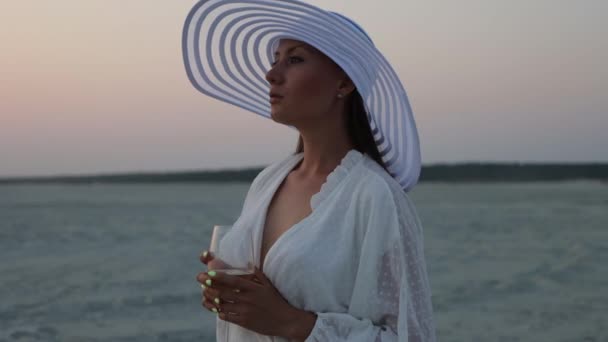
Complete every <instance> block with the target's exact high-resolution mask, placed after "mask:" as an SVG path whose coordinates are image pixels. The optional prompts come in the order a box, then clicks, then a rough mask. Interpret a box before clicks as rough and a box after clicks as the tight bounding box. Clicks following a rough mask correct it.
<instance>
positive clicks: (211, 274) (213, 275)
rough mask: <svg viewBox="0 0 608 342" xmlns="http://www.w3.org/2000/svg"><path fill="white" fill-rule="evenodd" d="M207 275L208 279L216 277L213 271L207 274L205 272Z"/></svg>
mask: <svg viewBox="0 0 608 342" xmlns="http://www.w3.org/2000/svg"><path fill="white" fill-rule="evenodd" d="M207 274H208V275H209V276H210V277H215V275H216V273H215V271H209V272H207Z"/></svg>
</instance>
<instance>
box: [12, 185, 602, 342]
mask: <svg viewBox="0 0 608 342" xmlns="http://www.w3.org/2000/svg"><path fill="white" fill-rule="evenodd" d="M248 187H249V185H248V184H242V183H234V184H217V185H216V184H200V183H199V184H182V185H174V184H172V185H27V186H26V185H19V186H0V258H1V259H0V260H2V261H1V262H0V294H1V298H2V300H1V301H0V341H16V340H19V341H213V340H214V331H213V328H214V324H215V316H214V315H213V314H212V313H208V312H206V311H205V309H204V308H203V307H202V306H201V305H200V287H199V285H198V283H197V282H196V280H195V276H196V274H197V273H198V272H199V271H200V270H202V269H203V267H202V265H201V264H200V263H199V261H198V255H199V253H200V251H201V250H203V249H205V248H206V247H207V246H208V243H209V238H210V229H211V227H212V226H213V225H214V224H230V223H231V222H233V221H234V220H235V219H236V218H237V217H238V215H239V213H240V209H241V205H242V201H243V199H244V197H245V194H246V191H247V189H248ZM411 197H412V198H413V200H414V203H415V204H416V206H417V208H418V212H419V214H420V217H421V220H422V222H423V224H424V228H425V248H426V257H427V262H428V271H429V275H430V281H431V287H432V291H433V305H434V310H435V317H436V321H437V332H438V337H439V339H440V341H608V295H607V294H608V291H607V290H606V289H607V288H608V271H606V270H607V269H608V268H607V266H606V265H607V264H608V186H606V185H601V184H599V183H595V182H569V183H517V184H458V185H450V184H428V183H422V184H419V185H418V186H417V187H416V188H415V190H414V191H413V192H412V193H411Z"/></svg>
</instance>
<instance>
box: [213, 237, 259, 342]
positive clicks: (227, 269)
mask: <svg viewBox="0 0 608 342" xmlns="http://www.w3.org/2000/svg"><path fill="white" fill-rule="evenodd" d="M209 251H210V252H211V255H212V256H213V259H211V260H210V261H209V262H208V263H207V269H208V271H211V270H213V271H215V272H217V273H225V274H228V275H232V276H239V277H243V278H248V279H250V280H252V279H253V274H254V273H255V272H254V269H253V267H254V259H253V239H252V238H251V231H243V230H240V231H236V230H235V229H234V228H232V226H220V225H216V226H214V227H213V232H212V233H211V246H209ZM234 291H238V290H234ZM226 314H229V313H228V312H227V313H226ZM229 329H230V328H229V326H228V323H227V322H226V323H224V335H225V337H226V340H228V341H229V340H230V335H229V334H230V330H229Z"/></svg>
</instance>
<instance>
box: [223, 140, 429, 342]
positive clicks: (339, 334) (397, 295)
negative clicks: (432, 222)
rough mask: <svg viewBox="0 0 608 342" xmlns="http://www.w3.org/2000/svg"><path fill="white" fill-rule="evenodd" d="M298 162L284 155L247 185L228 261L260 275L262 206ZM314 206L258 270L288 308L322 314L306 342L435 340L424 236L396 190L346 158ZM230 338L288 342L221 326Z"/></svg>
mask: <svg viewBox="0 0 608 342" xmlns="http://www.w3.org/2000/svg"><path fill="white" fill-rule="evenodd" d="M302 158H303V153H299V154H296V155H290V156H289V157H288V158H285V159H284V160H281V161H279V162H276V163H274V164H272V165H270V166H268V167H266V168H265V169H264V170H263V171H262V172H260V174H259V175H258V176H257V177H256V179H255V180H254V181H253V183H252V185H251V187H250V189H249V192H248V194H247V197H246V198H245V202H244V205H243V210H242V213H241V215H240V217H239V218H238V220H237V221H236V222H235V223H234V227H233V228H234V230H233V234H231V235H230V236H229V238H226V239H225V240H224V242H223V243H226V244H227V245H228V246H222V248H224V247H227V249H224V250H228V251H230V254H229V255H227V256H226V255H225V256H224V257H225V258H227V260H226V261H228V262H230V260H232V259H234V260H237V259H242V258H246V255H247V254H248V253H253V255H254V259H255V262H256V264H257V266H258V268H259V261H260V246H261V242H262V230H263V227H264V221H265V218H266V212H267V210H268V206H269V205H270V201H271V199H272V197H273V195H274V193H275V192H276V190H277V189H278V187H279V185H280V184H281V183H282V182H283V180H284V179H285V177H286V176H287V174H288V173H289V172H290V171H291V170H292V169H293V168H294V167H295V166H296V165H297V164H298V162H299V161H300V160H301V159H302ZM310 204H311V208H312V213H311V214H310V215H309V216H307V217H306V218H304V219H303V220H302V221H300V222H298V223H297V224H295V225H294V226H292V227H290V228H289V229H288V230H287V231H286V232H284V233H283V235H281V236H280V237H279V239H278V240H277V241H276V242H275V243H274V244H273V245H272V247H271V248H270V250H269V251H268V253H267V255H266V259H265V260H264V267H263V270H264V273H265V274H266V276H267V277H268V278H269V279H270V280H271V281H272V283H273V284H274V286H275V287H276V288H277V289H278V290H279V292H281V294H282V295H283V297H285V299H286V300H287V301H288V302H289V303H290V304H291V305H293V306H295V307H297V308H300V309H303V310H307V311H312V312H315V313H316V314H317V315H318V318H317V321H316V323H315V325H314V328H313V330H312V332H311V334H310V336H309V337H308V338H307V339H306V342H329V341H349V342H358V341H361V342H372V341H435V340H436V338H435V325H434V320H433V310H432V306H431V290H430V286H429V282H428V278H427V272H426V265H425V259H424V251H423V235H422V228H421V224H420V221H419V219H418V215H417V213H416V210H415V208H414V206H413V204H412V202H411V201H410V199H409V197H408V196H407V194H406V193H405V192H404V191H403V190H402V188H401V187H400V186H399V184H398V183H397V182H396V181H395V180H394V179H393V178H392V177H391V176H390V175H389V174H387V173H386V172H385V171H384V170H383V169H382V168H381V167H380V166H379V165H378V164H377V163H376V162H375V161H373V160H372V159H371V158H369V157H368V156H367V155H365V154H361V153H360V152H358V151H356V150H350V151H349V152H348V153H347V154H346V156H345V157H344V158H343V159H342V161H341V163H340V165H338V167H336V169H334V171H333V172H332V173H331V174H330V175H329V176H328V177H327V181H326V182H325V184H323V186H322V187H321V190H320V191H319V193H317V194H315V195H314V196H313V197H312V199H311V203H310ZM252 250H253V251H252ZM225 329H227V330H225ZM226 331H228V333H229V335H230V338H229V340H230V341H260V342H262V341H264V342H268V341H287V339H285V338H282V337H277V336H266V335H261V334H258V333H256V332H253V331H251V330H248V329H245V328H242V327H240V326H238V325H235V324H232V323H229V322H225V321H223V320H221V319H219V317H218V318H217V340H218V341H222V342H223V341H228V339H227V337H226V336H225V334H226Z"/></svg>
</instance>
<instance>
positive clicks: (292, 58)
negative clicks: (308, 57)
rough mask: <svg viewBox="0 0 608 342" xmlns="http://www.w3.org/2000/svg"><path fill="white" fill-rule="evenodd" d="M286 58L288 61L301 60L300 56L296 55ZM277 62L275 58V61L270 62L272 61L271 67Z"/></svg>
mask: <svg viewBox="0 0 608 342" xmlns="http://www.w3.org/2000/svg"><path fill="white" fill-rule="evenodd" d="M287 60H288V61H289V63H299V62H302V58H300V57H297V56H291V57H289V58H287ZM278 62H279V61H278V60H277V61H274V62H272V63H270V66H272V67H273V66H275V65H276V64H277V63H278Z"/></svg>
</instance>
